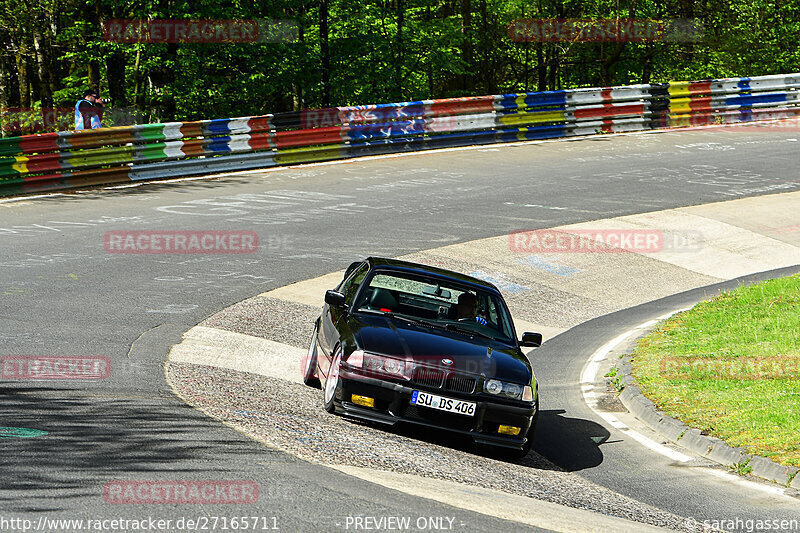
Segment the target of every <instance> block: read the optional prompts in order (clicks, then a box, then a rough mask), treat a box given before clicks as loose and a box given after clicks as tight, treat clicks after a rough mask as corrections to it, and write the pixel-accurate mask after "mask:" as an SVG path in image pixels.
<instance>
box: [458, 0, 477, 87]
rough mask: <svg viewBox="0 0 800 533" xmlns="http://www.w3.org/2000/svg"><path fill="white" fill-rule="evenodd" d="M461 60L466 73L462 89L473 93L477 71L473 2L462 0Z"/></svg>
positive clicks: (462, 81) (462, 77) (462, 76)
mask: <svg viewBox="0 0 800 533" xmlns="http://www.w3.org/2000/svg"><path fill="white" fill-rule="evenodd" d="M461 33H462V38H461V59H462V61H463V62H464V68H465V70H466V72H464V74H462V75H461V89H462V90H463V91H465V92H467V93H471V92H472V90H473V88H474V87H475V80H474V76H473V72H474V69H475V65H474V64H473V62H474V56H473V50H472V2H471V0H461Z"/></svg>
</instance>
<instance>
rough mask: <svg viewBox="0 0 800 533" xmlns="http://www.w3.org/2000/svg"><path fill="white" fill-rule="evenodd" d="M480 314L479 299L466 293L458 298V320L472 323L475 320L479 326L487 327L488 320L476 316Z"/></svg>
mask: <svg viewBox="0 0 800 533" xmlns="http://www.w3.org/2000/svg"><path fill="white" fill-rule="evenodd" d="M477 312H478V297H477V296H475V295H474V294H472V293H471V292H464V293H461V295H460V296H459V297H458V305H457V307H456V318H457V320H462V321H470V320H472V319H474V320H475V322H477V323H478V324H481V325H484V326H485V325H486V319H485V318H483V317H479V316H476V313H477Z"/></svg>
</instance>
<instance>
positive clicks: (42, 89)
mask: <svg viewBox="0 0 800 533" xmlns="http://www.w3.org/2000/svg"><path fill="white" fill-rule="evenodd" d="M33 47H34V50H35V51H36V66H37V69H36V71H37V74H38V76H39V99H40V100H41V102H42V109H43V110H44V109H52V107H53V93H52V92H51V91H50V89H51V87H52V82H51V80H50V77H51V75H52V71H51V70H50V61H49V54H48V50H49V46H48V43H47V42H46V41H45V38H44V37H43V35H42V30H41V28H40V27H39V26H38V25H37V26H36V27H34V28H33Z"/></svg>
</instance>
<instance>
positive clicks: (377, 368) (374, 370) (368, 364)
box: [345, 350, 414, 380]
mask: <svg viewBox="0 0 800 533" xmlns="http://www.w3.org/2000/svg"><path fill="white" fill-rule="evenodd" d="M345 362H346V363H347V364H348V365H349V366H351V367H354V368H360V369H362V371H363V372H364V373H366V374H367V375H370V374H374V375H378V377H381V376H388V377H392V378H399V379H404V380H409V379H411V372H412V370H413V368H414V365H413V363H412V362H411V361H408V360H400V359H395V358H393V357H386V356H383V355H376V354H372V353H367V352H364V351H362V350H356V351H354V352H353V353H352V354H350V357H348V358H347V360H346V361H345Z"/></svg>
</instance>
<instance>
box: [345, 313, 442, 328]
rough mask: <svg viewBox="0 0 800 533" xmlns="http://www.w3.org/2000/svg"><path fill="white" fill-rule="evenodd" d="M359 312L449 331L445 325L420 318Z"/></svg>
mask: <svg viewBox="0 0 800 533" xmlns="http://www.w3.org/2000/svg"><path fill="white" fill-rule="evenodd" d="M359 312H362V313H371V314H375V315H382V316H391V317H393V318H399V319H400V320H405V321H406V322H410V323H412V324H419V325H422V326H430V327H434V328H439V329H447V328H446V326H445V325H444V324H437V323H436V322H428V321H427V320H421V319H419V318H412V317H410V316H407V315H400V314H395V313H391V312H387V311H378V310H376V309H359Z"/></svg>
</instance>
